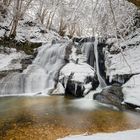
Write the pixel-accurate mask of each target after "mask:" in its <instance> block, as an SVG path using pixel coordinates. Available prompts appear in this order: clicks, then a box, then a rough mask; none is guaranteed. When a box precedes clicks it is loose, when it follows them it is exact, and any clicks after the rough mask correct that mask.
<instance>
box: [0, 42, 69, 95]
mask: <svg viewBox="0 0 140 140" xmlns="http://www.w3.org/2000/svg"><path fill="white" fill-rule="evenodd" d="M66 46H67V44H66V43H63V44H61V43H60V44H54V45H50V44H47V45H44V46H42V47H40V48H39V53H38V55H37V57H36V59H35V60H34V62H33V64H32V65H30V66H28V68H27V69H26V70H24V71H23V73H13V74H10V75H8V76H6V77H5V78H3V79H2V80H1V81H0V95H15V94H17V95H18V94H27V95H28V94H32V95H34V94H49V92H51V91H52V90H53V89H54V86H55V79H56V77H57V75H58V72H59V69H60V68H61V67H62V66H63V65H64V64H65V61H64V57H65V48H66Z"/></svg>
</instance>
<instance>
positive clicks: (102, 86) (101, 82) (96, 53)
mask: <svg viewBox="0 0 140 140" xmlns="http://www.w3.org/2000/svg"><path fill="white" fill-rule="evenodd" d="M97 47H98V38H96V37H95V41H94V54H95V59H96V72H97V77H98V80H99V83H100V87H101V88H104V87H106V83H105V81H104V79H103V78H102V76H101V75H100V70H99V59H98V48H97Z"/></svg>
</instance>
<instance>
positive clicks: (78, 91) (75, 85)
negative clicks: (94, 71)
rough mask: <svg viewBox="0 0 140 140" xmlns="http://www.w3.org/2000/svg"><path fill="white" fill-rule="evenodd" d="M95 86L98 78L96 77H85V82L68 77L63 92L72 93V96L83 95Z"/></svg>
mask: <svg viewBox="0 0 140 140" xmlns="http://www.w3.org/2000/svg"><path fill="white" fill-rule="evenodd" d="M63 85H64V84H63ZM87 85H88V86H87ZM97 87H98V80H97V78H96V77H87V78H86V83H85V84H84V83H80V82H76V81H72V80H71V79H69V80H68V82H67V86H66V89H65V94H66V95H72V96H74V97H84V96H85V95H86V94H88V92H89V91H90V90H94V89H96V88H97Z"/></svg>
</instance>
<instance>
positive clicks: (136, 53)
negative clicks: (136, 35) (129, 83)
mask: <svg viewBox="0 0 140 140" xmlns="http://www.w3.org/2000/svg"><path fill="white" fill-rule="evenodd" d="M123 55H124V57H125V59H126V60H127V62H128V64H129V65H130V67H131V68H130V67H129V66H128V64H127V63H126V61H125V60H124V57H123ZM123 55H122V54H121V53H119V54H117V55H110V61H111V62H110V66H109V68H108V71H107V75H110V76H111V75H117V74H119V75H123V74H130V73H139V72H140V45H139V46H137V47H133V48H130V49H126V50H125V51H124V52H123Z"/></svg>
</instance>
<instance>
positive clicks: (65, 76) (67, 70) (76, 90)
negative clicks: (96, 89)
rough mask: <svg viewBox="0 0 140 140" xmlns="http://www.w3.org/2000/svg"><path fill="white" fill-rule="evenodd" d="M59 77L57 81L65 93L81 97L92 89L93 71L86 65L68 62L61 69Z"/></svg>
mask: <svg viewBox="0 0 140 140" xmlns="http://www.w3.org/2000/svg"><path fill="white" fill-rule="evenodd" d="M59 75H60V76H59V81H61V83H62V84H63V85H64V87H65V89H66V93H67V92H70V93H71V94H73V95H75V96H83V95H86V94H87V93H88V91H90V89H92V82H93V81H94V80H93V79H94V78H95V70H94V68H92V67H91V66H90V65H88V64H86V63H80V64H76V63H73V62H70V63H68V64H67V65H65V66H64V67H63V68H62V69H61V71H60V74H59Z"/></svg>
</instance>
